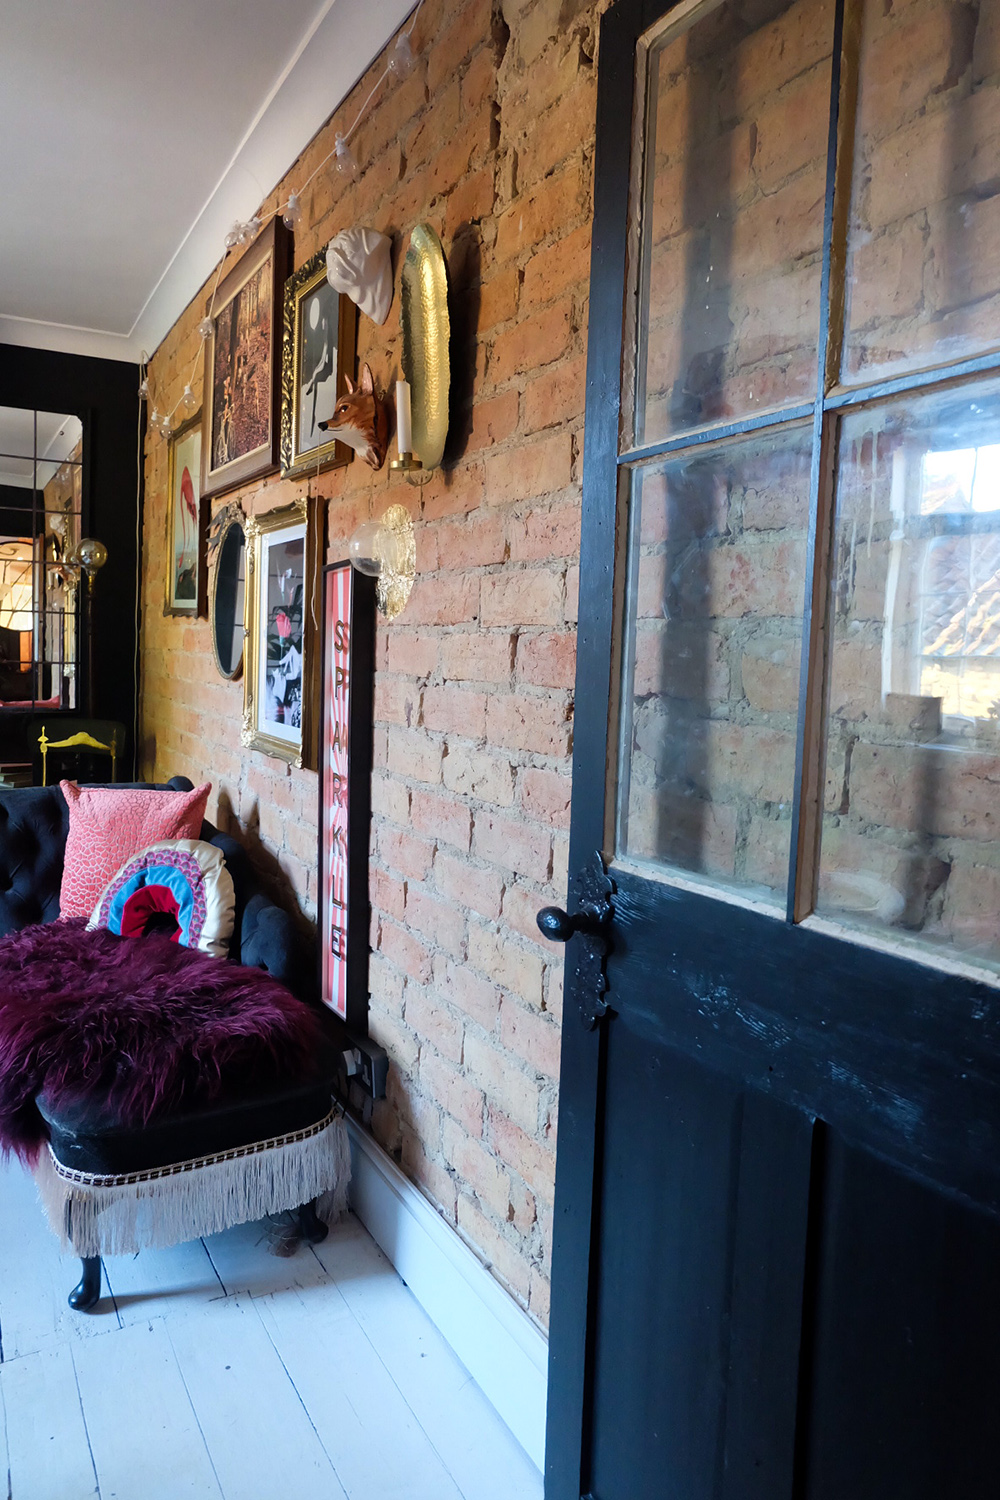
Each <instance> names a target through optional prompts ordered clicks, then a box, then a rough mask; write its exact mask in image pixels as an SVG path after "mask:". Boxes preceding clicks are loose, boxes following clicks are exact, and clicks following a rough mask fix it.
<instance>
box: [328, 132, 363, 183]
mask: <svg viewBox="0 0 1000 1500" xmlns="http://www.w3.org/2000/svg"><path fill="white" fill-rule="evenodd" d="M333 149H334V153H335V155H334V158H333V165H334V167H335V169H336V170H337V171H338V172H339V173H340V175H341V177H350V178H354V177H357V175H358V162H357V158H356V157H355V155H354V152H353V151H352V150H351V148H350V146H349V145H348V144H347V142H346V141H345V140H344V137H343V136H342V135H341V134H340V132H339V131H338V132H337V134H336V136H335V138H334V145H333Z"/></svg>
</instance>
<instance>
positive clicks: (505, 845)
mask: <svg viewBox="0 0 1000 1500" xmlns="http://www.w3.org/2000/svg"><path fill="white" fill-rule="evenodd" d="M472 847H473V852H474V853H475V854H476V855H477V856H478V857H479V858H480V859H485V860H488V861H490V863H492V864H495V865H497V866H498V867H499V868H500V869H502V870H515V871H518V872H520V873H523V874H525V875H527V876H529V878H530V879H532V880H537V881H544V880H547V879H548V877H549V870H550V868H551V860H552V839H551V835H550V834H548V833H546V832H545V830H544V829H541V828H536V827H532V826H529V825H526V824H524V823H522V822H521V820H520V819H519V818H514V817H510V816H508V815H504V814H502V813H493V812H485V811H483V812H478V813H477V814H476V817H475V822H474V824H473V842H472Z"/></svg>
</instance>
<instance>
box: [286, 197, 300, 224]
mask: <svg viewBox="0 0 1000 1500" xmlns="http://www.w3.org/2000/svg"><path fill="white" fill-rule="evenodd" d="M281 217H282V219H283V221H284V223H285V224H286V226H287V227H288V228H289V229H295V228H296V227H297V226H298V222H299V220H300V219H301V217H302V207H301V204H300V203H299V195H298V193H289V195H288V202H287V203H286V204H285V212H284V213H283V214H282V216H281Z"/></svg>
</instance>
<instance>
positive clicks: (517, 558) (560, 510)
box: [510, 496, 580, 562]
mask: <svg viewBox="0 0 1000 1500" xmlns="http://www.w3.org/2000/svg"><path fill="white" fill-rule="evenodd" d="M579 555H580V501H579V499H578V497H576V496H573V498H572V499H570V500H563V501H558V500H556V501H553V502H552V503H551V504H550V505H538V506H533V507H532V509H531V510H528V511H526V512H525V514H524V515H523V516H522V517H520V519H519V520H517V521H514V522H512V523H511V527H510V559H511V562H547V561H548V560H549V558H553V557H574V558H575V557H579Z"/></svg>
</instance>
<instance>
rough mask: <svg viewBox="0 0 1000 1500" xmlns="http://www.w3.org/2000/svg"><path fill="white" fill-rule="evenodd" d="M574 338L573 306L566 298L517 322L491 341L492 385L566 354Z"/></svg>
mask: <svg viewBox="0 0 1000 1500" xmlns="http://www.w3.org/2000/svg"><path fill="white" fill-rule="evenodd" d="M572 337H573V309H572V307H571V305H570V303H569V302H568V301H563V302H560V303H557V304H556V306H555V307H551V308H547V309H546V311H545V312H542V313H538V314H536V316H535V317H533V318H531V319H530V320H527V321H523V322H521V323H518V324H516V325H515V326H514V327H513V328H510V329H508V330H507V332H506V333H501V334H498V335H497V337H496V338H495V339H494V341H493V352H492V353H491V355H490V359H489V365H488V369H489V375H490V379H491V380H492V381H493V382H494V384H495V385H504V384H506V382H507V381H508V380H513V379H517V380H519V381H521V383H522V384H523V383H524V380H525V376H526V373H527V372H528V371H530V370H535V369H537V368H538V367H539V366H540V365H548V364H551V363H552V362H553V361H554V360H557V359H559V357H560V356H561V355H563V354H565V352H566V350H567V349H568V348H569V344H570V340H571V339H572Z"/></svg>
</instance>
